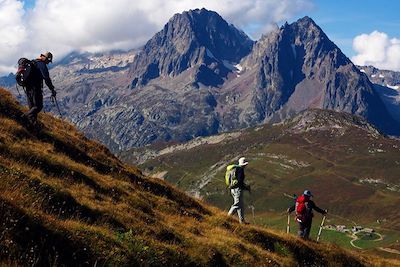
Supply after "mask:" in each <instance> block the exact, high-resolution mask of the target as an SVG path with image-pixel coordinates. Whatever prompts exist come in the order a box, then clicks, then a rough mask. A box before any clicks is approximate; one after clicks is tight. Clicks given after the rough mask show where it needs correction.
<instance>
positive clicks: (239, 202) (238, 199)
mask: <svg viewBox="0 0 400 267" xmlns="http://www.w3.org/2000/svg"><path fill="white" fill-rule="evenodd" d="M231 194H232V197H233V204H232V206H231V209H230V210H229V212H228V215H232V214H233V213H234V212H235V211H237V214H238V216H239V222H240V223H242V222H244V203H243V189H241V188H234V189H231Z"/></svg>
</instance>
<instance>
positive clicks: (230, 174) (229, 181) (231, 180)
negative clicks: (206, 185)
mask: <svg viewBox="0 0 400 267" xmlns="http://www.w3.org/2000/svg"><path fill="white" fill-rule="evenodd" d="M237 167H239V166H238V165H235V164H232V165H229V166H228V167H226V173H225V184H226V186H227V187H228V188H229V189H231V188H234V187H235V186H236V185H237V184H238V182H239V181H238V179H237V177H236V168H237Z"/></svg>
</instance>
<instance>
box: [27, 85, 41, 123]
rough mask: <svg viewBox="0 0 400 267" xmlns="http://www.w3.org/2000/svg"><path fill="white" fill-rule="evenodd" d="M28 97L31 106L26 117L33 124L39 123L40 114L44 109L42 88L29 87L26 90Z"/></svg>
mask: <svg viewBox="0 0 400 267" xmlns="http://www.w3.org/2000/svg"><path fill="white" fill-rule="evenodd" d="M26 95H27V98H28V106H29V111H28V112H27V113H26V115H27V117H28V118H29V119H30V120H31V121H32V122H34V123H35V122H36V121H37V115H38V113H39V112H40V111H41V110H42V109H43V93H42V88H41V87H39V86H32V87H31V86H29V87H27V88H26Z"/></svg>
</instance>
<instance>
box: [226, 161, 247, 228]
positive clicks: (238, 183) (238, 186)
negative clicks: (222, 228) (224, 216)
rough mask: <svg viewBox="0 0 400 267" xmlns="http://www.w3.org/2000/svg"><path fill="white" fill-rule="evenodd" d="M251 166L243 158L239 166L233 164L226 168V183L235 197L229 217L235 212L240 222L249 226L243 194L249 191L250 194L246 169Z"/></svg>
mask: <svg viewBox="0 0 400 267" xmlns="http://www.w3.org/2000/svg"><path fill="white" fill-rule="evenodd" d="M247 164H249V163H248V162H247V161H246V158H244V157H241V158H240V159H239V162H238V164H231V165H229V166H228V167H226V173H225V183H226V185H227V186H228V188H229V189H230V191H231V194H232V197H233V204H232V206H231V208H230V210H229V212H228V215H232V214H233V213H234V212H235V211H237V214H238V216H239V222H240V223H243V224H248V223H247V222H246V221H245V219H244V202H243V192H244V191H245V190H248V191H249V192H250V186H249V185H247V184H245V182H244V179H245V174H244V168H245V167H246V166H247Z"/></svg>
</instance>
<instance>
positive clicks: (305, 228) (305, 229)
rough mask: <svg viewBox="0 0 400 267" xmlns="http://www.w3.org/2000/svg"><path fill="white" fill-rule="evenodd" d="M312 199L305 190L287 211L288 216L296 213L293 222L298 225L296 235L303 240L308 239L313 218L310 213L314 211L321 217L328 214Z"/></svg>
mask: <svg viewBox="0 0 400 267" xmlns="http://www.w3.org/2000/svg"><path fill="white" fill-rule="evenodd" d="M312 197H313V195H312V194H311V191H310V190H305V191H304V193H303V195H302V196H300V197H298V198H297V199H296V202H295V204H294V205H293V206H291V207H290V208H288V209H287V212H288V214H290V213H291V212H292V211H296V217H295V220H296V221H297V223H298V224H299V231H298V235H299V237H301V238H303V239H309V238H310V230H311V225H312V218H313V217H314V214H313V212H312V211H313V210H315V211H316V212H319V213H321V214H323V215H325V214H326V213H328V210H326V209H325V210H324V209H321V208H318V207H317V205H315V203H314V201H312ZM321 227H322V226H321Z"/></svg>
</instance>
